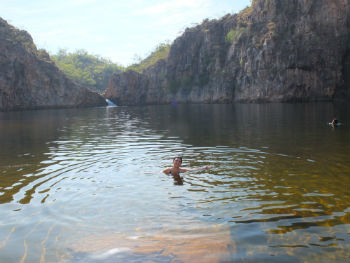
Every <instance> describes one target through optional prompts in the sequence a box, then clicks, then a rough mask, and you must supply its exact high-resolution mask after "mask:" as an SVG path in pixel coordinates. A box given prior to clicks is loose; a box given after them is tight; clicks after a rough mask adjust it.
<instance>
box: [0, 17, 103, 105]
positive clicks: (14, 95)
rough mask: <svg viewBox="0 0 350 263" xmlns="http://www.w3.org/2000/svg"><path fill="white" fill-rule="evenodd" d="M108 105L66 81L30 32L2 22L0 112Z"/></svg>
mask: <svg viewBox="0 0 350 263" xmlns="http://www.w3.org/2000/svg"><path fill="white" fill-rule="evenodd" d="M105 104H106V102H105V100H104V98H103V97H102V96H100V95H98V94H97V93H94V92H91V91H90V90H88V89H86V88H83V87H81V86H79V85H77V84H76V83H75V82H73V81H72V80H70V79H69V78H67V77H66V76H65V75H64V74H63V73H62V72H61V71H60V70H59V69H58V68H57V67H56V66H55V64H54V63H53V62H52V61H51V59H50V57H49V55H48V54H47V53H46V52H45V51H44V50H37V49H36V47H35V45H34V43H33V40H32V38H31V36H30V35H29V34H28V33H27V32H25V31H21V30H18V29H16V28H14V27H12V26H10V25H9V24H8V23H7V22H6V21H5V20H3V19H1V18H0V110H2V111H7V110H20V109H39V108H59V107H90V106H102V105H105Z"/></svg>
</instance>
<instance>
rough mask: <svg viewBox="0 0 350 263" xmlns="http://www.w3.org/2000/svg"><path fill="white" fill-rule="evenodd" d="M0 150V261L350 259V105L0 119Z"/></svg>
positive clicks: (151, 109) (178, 108) (315, 262)
mask: <svg viewBox="0 0 350 263" xmlns="http://www.w3.org/2000/svg"><path fill="white" fill-rule="evenodd" d="M334 116H337V117H338V118H339V119H340V120H341V121H342V122H343V125H341V126H340V127H337V128H331V127H329V125H328V122H329V120H331V119H332V118H333V117H334ZM0 145H1V147H0V168H1V169H0V262H6V263H10V262H68V263H71V262H242V263H243V262H244V263H247V262H254V263H259V262H261V263H265V262H269V263H270V262H284V263H288V262H290V263H298V262H305V263H306V262H310V263H322V262H324V263H326V262H327V263H330V262H331V263H337V262H339V263H343V262H348V260H349V256H350V165H349V164H350V163H349V160H350V135H349V107H348V106H347V105H334V104H331V103H310V104H233V105H163V106H145V107H107V108H91V109H69V110H41V111H23V112H11V113H0ZM179 155H180V156H183V167H200V166H204V165H210V166H211V169H210V170H205V171H198V172H192V173H184V174H183V176H184V184H183V185H177V184H176V183H175V182H174V180H173V179H172V178H171V177H169V176H167V175H164V174H162V173H161V170H163V169H164V168H166V167H169V166H171V165H172V158H173V157H175V156H179Z"/></svg>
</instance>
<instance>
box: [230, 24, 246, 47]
mask: <svg viewBox="0 0 350 263" xmlns="http://www.w3.org/2000/svg"><path fill="white" fill-rule="evenodd" d="M246 30H247V29H246V28H245V27H239V28H237V29H231V30H230V31H229V32H228V33H227V34H226V37H225V41H226V43H228V44H233V43H234V42H236V41H237V40H238V38H239V37H240V36H241V35H242V34H243V33H244V32H245V31H246Z"/></svg>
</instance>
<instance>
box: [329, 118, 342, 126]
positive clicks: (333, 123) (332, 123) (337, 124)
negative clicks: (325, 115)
mask: <svg viewBox="0 0 350 263" xmlns="http://www.w3.org/2000/svg"><path fill="white" fill-rule="evenodd" d="M330 124H331V125H332V127H333V128H334V127H337V126H339V125H340V122H339V121H338V120H337V119H336V118H334V119H333V120H332V122H331V123H330Z"/></svg>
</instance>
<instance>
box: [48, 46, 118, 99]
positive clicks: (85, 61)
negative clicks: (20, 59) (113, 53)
mask: <svg viewBox="0 0 350 263" xmlns="http://www.w3.org/2000/svg"><path fill="white" fill-rule="evenodd" d="M51 58H52V59H53V60H54V61H55V63H56V65H57V66H58V67H59V69H60V70H62V71H63V72H64V73H65V74H66V75H68V76H69V77H70V78H71V79H73V80H74V81H76V82H78V83H79V84H81V85H83V86H85V87H87V88H89V89H90V90H93V91H96V92H99V93H102V92H103V91H104V90H105V89H106V88H107V86H108V81H109V79H110V77H111V76H112V74H113V73H116V72H119V71H122V70H123V68H122V67H121V66H119V65H117V64H115V63H112V62H111V61H110V60H108V59H105V58H102V57H99V56H96V55H91V54H88V52H87V51H85V50H78V51H76V52H74V53H68V52H67V51H66V50H64V49H61V50H59V51H58V53H57V54H55V55H52V56H51Z"/></svg>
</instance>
